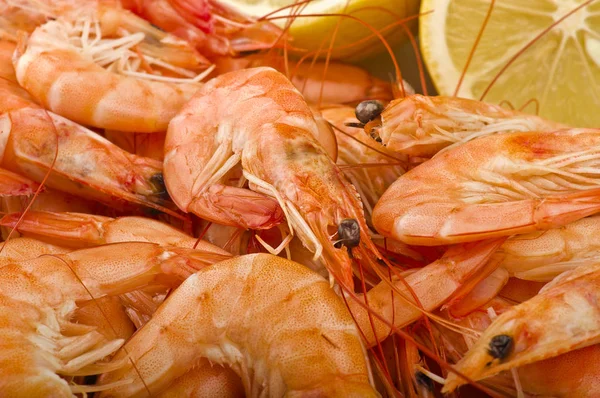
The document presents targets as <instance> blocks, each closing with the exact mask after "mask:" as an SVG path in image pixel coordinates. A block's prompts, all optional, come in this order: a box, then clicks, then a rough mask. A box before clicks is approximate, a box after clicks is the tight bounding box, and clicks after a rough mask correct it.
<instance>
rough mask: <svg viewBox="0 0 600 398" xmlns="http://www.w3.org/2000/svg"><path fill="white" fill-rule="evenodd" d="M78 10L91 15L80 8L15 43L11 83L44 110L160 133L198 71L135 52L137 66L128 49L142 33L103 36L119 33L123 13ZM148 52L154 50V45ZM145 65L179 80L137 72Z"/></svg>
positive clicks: (189, 93)
mask: <svg viewBox="0 0 600 398" xmlns="http://www.w3.org/2000/svg"><path fill="white" fill-rule="evenodd" d="M85 11H88V12H89V13H91V16H90V15H88V14H86V13H84V14H83V16H77V15H75V16H71V17H70V18H68V17H67V16H63V17H61V18H58V19H56V20H54V21H49V22H46V23H45V24H44V25H42V26H40V27H38V28H37V29H36V30H35V31H33V33H32V34H31V35H30V36H29V38H23V39H22V40H21V41H20V42H19V45H18V47H17V51H16V52H15V56H14V58H13V62H14V67H15V73H16V76H17V80H18V82H19V84H20V85H21V86H22V87H23V88H25V89H26V90H27V91H28V92H29V93H30V94H31V95H32V96H33V97H35V98H36V100H37V101H39V103H40V104H42V105H43V106H44V107H45V108H47V109H49V110H51V111H53V112H55V113H57V114H59V115H61V116H64V117H66V118H69V119H71V120H73V121H75V122H78V123H81V124H85V125H90V126H94V127H99V128H106V129H113V130H120V131H131V132H146V133H151V132H160V131H165V130H166V128H167V125H168V123H169V121H170V120H171V118H172V117H173V116H174V115H175V114H176V113H177V112H178V111H179V109H180V108H181V107H182V106H183V104H184V103H185V102H186V101H187V100H188V99H189V98H190V97H191V96H192V94H193V93H194V92H195V91H196V90H197V89H198V88H199V87H200V84H198V83H196V80H198V79H201V78H203V75H202V74H200V75H198V76H196V74H195V73H192V74H191V75H190V73H191V72H190V71H187V70H183V68H180V67H177V66H170V65H169V64H167V63H165V62H162V61H160V60H158V59H157V58H156V57H152V56H150V55H145V56H144V57H143V61H144V62H145V63H142V62H141V61H139V59H138V61H136V56H135V53H134V52H132V51H131V50H130V48H131V47H133V46H136V45H138V44H139V45H140V46H141V47H143V43H142V41H143V40H144V38H145V35H144V33H142V32H137V33H130V34H128V35H124V36H121V37H119V36H117V38H112V39H110V38H106V37H103V35H108V36H109V37H110V36H111V34H112V31H117V32H119V28H120V24H121V23H123V22H122V21H126V20H127V14H126V13H125V12H124V11H120V12H119V11H118V10H114V9H111V8H107V9H105V8H98V9H97V10H95V9H86V10H85ZM115 20H116V21H117V22H115ZM134 26H136V25H134ZM136 27H137V26H136ZM140 43H141V44H140ZM153 51H155V52H157V53H158V54H160V52H161V51H162V48H161V46H159V48H157V49H155V50H153ZM138 58H139V57H138ZM134 61H135V62H134ZM152 62H153V63H155V64H157V65H158V67H159V68H160V69H165V70H166V71H168V72H175V73H179V74H183V75H184V77H183V78H172V77H169V76H168V75H167V76H161V75H157V74H144V73H140V72H137V70H138V69H140V67H141V65H142V66H146V65H148V63H151V64H150V67H151V66H152ZM198 62H199V61H198ZM102 66H107V67H109V68H112V69H115V70H117V71H119V70H121V71H122V73H121V74H117V73H113V72H112V71H111V70H107V69H104V68H103V67H102Z"/></svg>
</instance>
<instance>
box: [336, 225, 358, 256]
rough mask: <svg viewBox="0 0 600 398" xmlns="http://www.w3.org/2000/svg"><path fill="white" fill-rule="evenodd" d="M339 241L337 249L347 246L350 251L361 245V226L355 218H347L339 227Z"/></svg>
mask: <svg viewBox="0 0 600 398" xmlns="http://www.w3.org/2000/svg"><path fill="white" fill-rule="evenodd" d="M338 236H339V238H340V239H339V240H338V241H337V243H336V244H335V247H338V248H339V247H340V246H342V245H343V246H346V247H347V248H348V249H351V248H353V247H356V246H358V244H359V243H360V225H358V221H356V220H355V219H354V218H346V219H344V220H342V221H341V222H340V225H338Z"/></svg>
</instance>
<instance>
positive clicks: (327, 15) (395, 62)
mask: <svg viewBox="0 0 600 398" xmlns="http://www.w3.org/2000/svg"><path fill="white" fill-rule="evenodd" d="M296 17H297V18H313V17H344V18H348V19H352V20H353V21H357V22H358V23H360V24H361V25H363V26H364V27H366V28H367V29H369V30H371V31H372V32H373V33H374V34H375V35H376V36H377V37H378V38H379V40H380V41H381V43H382V44H383V45H384V46H385V48H386V51H387V52H388V54H389V55H390V57H391V58H392V62H393V63H394V71H395V74H396V79H397V80H398V81H399V82H402V72H401V71H400V67H399V66H398V61H397V60H396V57H394V52H393V51H392V48H391V47H390V45H389V43H388V42H387V41H386V40H385V38H384V37H383V35H382V34H381V33H380V32H379V31H378V30H377V29H375V28H374V27H373V26H372V25H371V24H369V23H367V22H365V21H363V20H361V19H360V18H357V17H355V16H353V15H348V14H339V13H332V14H302V15H297V16H296ZM283 18H288V17H287V16H283V17H280V16H275V17H270V18H269V19H270V20H275V19H283ZM401 88H402V95H403V96H404V95H405V92H404V86H402V87H401Z"/></svg>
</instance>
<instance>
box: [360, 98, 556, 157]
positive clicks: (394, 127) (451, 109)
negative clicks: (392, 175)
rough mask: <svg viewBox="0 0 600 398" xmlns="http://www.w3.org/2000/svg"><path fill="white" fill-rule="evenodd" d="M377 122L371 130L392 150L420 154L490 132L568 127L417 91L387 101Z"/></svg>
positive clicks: (488, 105)
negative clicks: (376, 125) (414, 93)
mask: <svg viewBox="0 0 600 398" xmlns="http://www.w3.org/2000/svg"><path fill="white" fill-rule="evenodd" d="M380 124H381V126H380V127H378V128H375V129H372V130H371V131H372V133H373V135H374V136H375V137H376V138H378V139H380V140H381V141H382V143H383V145H385V146H386V147H387V148H388V149H390V150H391V151H394V152H398V153H403V154H406V155H410V156H421V157H431V156H433V155H435V154H436V153H437V152H439V151H440V150H442V149H444V148H446V147H448V146H451V145H456V144H462V143H465V142H467V141H470V140H473V139H475V138H478V137H483V136H486V135H490V134H498V133H504V132H511V131H552V130H559V129H561V128H567V127H568V126H565V125H563V124H560V123H556V122H553V121H550V120H546V119H543V118H541V117H538V116H534V115H529V114H526V113H523V112H518V111H514V110H508V109H504V108H502V107H500V106H497V105H492V104H487V103H485V102H481V101H476V100H470V99H465V98H457V97H445V96H425V95H419V94H416V95H409V96H407V97H405V98H400V99H397V100H394V101H392V102H390V103H389V105H388V106H387V107H386V108H385V110H384V111H383V112H382V113H381V122H380ZM370 127H373V125H372V126H370Z"/></svg>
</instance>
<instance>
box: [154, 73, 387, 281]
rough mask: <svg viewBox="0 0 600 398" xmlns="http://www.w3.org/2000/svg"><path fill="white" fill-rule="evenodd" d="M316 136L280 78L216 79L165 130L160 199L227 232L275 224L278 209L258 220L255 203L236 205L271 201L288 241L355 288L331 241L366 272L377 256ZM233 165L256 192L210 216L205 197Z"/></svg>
mask: <svg viewBox="0 0 600 398" xmlns="http://www.w3.org/2000/svg"><path fill="white" fill-rule="evenodd" d="M318 135H319V133H318V127H317V124H316V122H315V119H314V118H313V116H312V113H311V110H310V108H309V107H308V105H307V104H306V102H305V101H304V99H303V98H302V96H301V94H300V93H299V92H298V91H297V90H296V89H295V88H294V86H293V85H292V84H291V83H290V81H289V80H287V79H286V78H285V76H283V75H282V74H280V73H279V72H277V71H275V70H274V69H271V68H254V69H246V70H242V71H236V72H231V73H227V74H224V75H221V76H219V77H217V78H215V79H213V80H211V81H210V82H209V83H207V84H206V85H205V86H204V87H203V88H202V89H201V90H200V91H199V92H198V93H197V94H196V95H195V96H194V98H193V99H192V100H190V102H188V104H186V106H185V107H184V108H183V109H182V110H181V112H180V113H179V114H178V115H177V116H176V117H175V118H173V120H172V121H171V123H170V124H169V129H168V131H167V138H166V141H165V162H164V176H165V184H166V186H167V190H168V192H169V194H170V195H171V197H172V198H173V200H174V201H175V203H176V204H177V206H178V207H179V208H180V209H182V210H184V211H188V212H190V211H191V212H193V213H195V214H197V215H199V216H200V217H203V218H207V219H212V220H213V221H216V222H219V223H225V224H227V223H229V225H232V224H235V222H237V223H238V225H239V224H241V222H240V221H239V220H240V219H243V218H246V219H249V221H246V222H245V223H246V225H248V224H250V223H253V224H254V225H258V226H260V225H264V224H269V226H271V225H272V224H273V223H272V220H273V218H274V217H273V215H277V216H279V215H278V214H277V213H275V210H276V209H274V208H271V209H267V210H268V211H267V212H265V211H264V207H262V206H257V205H256V204H255V203H253V201H248V204H247V205H245V206H242V205H243V204H244V197H248V196H249V194H248V192H250V193H252V194H253V195H258V194H257V193H254V192H253V191H256V192H260V193H261V194H265V195H268V196H269V197H272V198H275V199H276V200H277V202H278V203H279V205H280V206H281V209H283V212H284V214H285V216H286V219H287V222H288V226H289V229H290V231H291V232H292V233H294V232H295V233H297V234H298V236H299V237H300V239H302V242H303V243H304V245H305V246H306V247H307V248H309V249H310V250H311V251H312V252H313V253H314V254H315V258H319V257H321V256H322V258H323V261H324V263H325V265H326V267H327V269H328V270H329V272H330V273H331V274H332V275H333V276H334V277H335V278H336V279H337V280H338V281H339V282H340V283H343V284H345V285H346V286H348V287H352V285H353V284H352V260H351V259H350V257H349V255H348V251H347V250H345V249H344V248H341V247H340V248H337V247H336V242H335V241H333V240H332V237H333V236H334V235H335V233H336V231H338V232H340V234H341V235H340V236H339V240H340V242H339V243H341V244H344V245H346V246H348V247H350V248H352V249H351V250H352V254H353V256H354V257H355V258H356V259H357V260H358V261H363V262H364V263H365V264H366V265H368V267H366V268H367V269H368V268H369V267H371V268H373V267H377V266H378V265H377V263H376V260H377V259H378V258H380V255H379V252H378V250H377V248H376V247H375V245H374V244H373V243H372V242H371V240H370V239H369V236H368V228H367V226H366V223H365V219H364V213H363V210H362V206H361V203H360V199H359V197H358V194H357V193H356V189H355V188H354V187H353V186H352V185H351V184H350V183H349V182H348V181H347V180H346V178H345V176H344V175H343V173H342V171H341V170H340V169H339V168H338V167H337V166H336V165H335V164H334V163H333V161H332V159H331V158H330V157H329V156H328V155H327V153H326V152H325V150H324V149H323V147H322V146H321V145H320V144H319V142H318V141H317V139H316V138H315V137H316V136H318ZM240 162H241V168H242V170H243V177H244V178H245V180H247V181H248V182H249V183H250V189H251V190H253V191H249V190H246V189H239V188H234V189H236V191H237V192H240V194H237V193H235V192H234V193H235V195H232V198H231V202H232V203H236V202H237V203H239V204H236V205H235V206H234V205H230V206H229V207H227V208H225V207H223V206H221V207H219V208H218V209H216V210H215V208H217V205H218V203H215V202H214V201H213V200H214V199H213V197H211V196H210V195H211V193H212V191H213V190H214V189H215V188H216V187H222V186H223V181H226V176H227V175H228V173H230V172H231V171H232V170H234V171H235V170H236V169H237V167H239V166H238V164H239V163H240ZM237 170H239V169H237ZM218 189H221V188H218ZM229 189H231V187H230V188H229ZM219 200H223V196H221V198H220V199H219ZM278 208H279V207H277V209H278ZM217 210H218V211H217ZM242 210H243V211H242ZM257 213H258V214H257ZM217 216H218V217H217ZM229 220H233V221H234V222H233V223H232V222H231V221H229ZM344 220H346V221H344ZM224 221H225V222H224ZM242 225H243V224H242ZM284 243H285V242H284Z"/></svg>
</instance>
